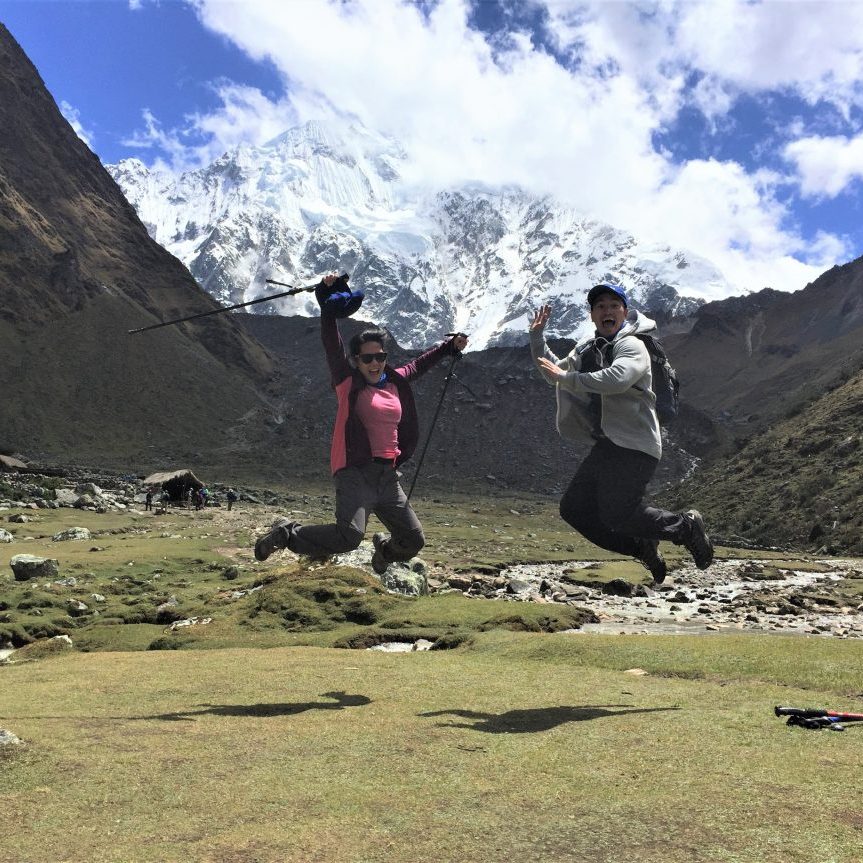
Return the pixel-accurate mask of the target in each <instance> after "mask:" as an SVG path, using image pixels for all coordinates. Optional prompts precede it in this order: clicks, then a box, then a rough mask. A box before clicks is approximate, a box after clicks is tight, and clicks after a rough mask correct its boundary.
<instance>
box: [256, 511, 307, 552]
mask: <svg viewBox="0 0 863 863" xmlns="http://www.w3.org/2000/svg"><path fill="white" fill-rule="evenodd" d="M298 523H299V522H296V521H290V520H289V519H287V518H277V519H276V520H275V521H274V522H273V526H272V527H271V528H270V530H269V533H265V534H264V535H263V536H259V537H258V539H257V542H255V560H261V561H264V560H266V559H267V558H268V557H269V556H270V555H271V554H272V553H273V552H274V551H278V550H279V549H280V548H287V547H288V539H289V538H290V535H291V528H292V527H294V525H296V524H298Z"/></svg>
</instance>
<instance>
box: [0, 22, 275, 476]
mask: <svg viewBox="0 0 863 863" xmlns="http://www.w3.org/2000/svg"><path fill="white" fill-rule="evenodd" d="M0 300H2V301H0V328H2V333H0V375H2V379H0V388H2V395H3V398H2V404H0V444H2V445H4V446H7V447H11V448H15V449H19V450H21V451H28V452H36V453H40V454H42V455H44V456H45V457H48V458H57V459H63V458H66V459H68V458H84V457H86V458H104V459H105V460H106V461H115V460H117V459H124V460H128V459H133V458H134V459H138V458H142V457H144V456H145V455H147V454H148V453H149V454H150V455H151V456H154V457H155V458H156V459H157V460H158V461H161V459H162V457H163V456H164V455H166V454H170V453H172V452H174V451H185V452H194V451H197V450H200V449H207V448H213V447H218V446H224V445H226V444H227V443H229V442H230V437H229V436H228V435H227V428H228V427H230V426H231V424H232V423H234V422H236V421H237V420H238V419H239V418H241V417H242V416H243V415H244V414H246V413H247V412H248V411H250V410H252V409H254V408H255V407H256V406H257V405H259V404H260V403H261V396H260V395H259V393H260V392H261V391H263V390H264V389H265V387H266V384H267V382H268V379H269V377H270V375H271V374H272V372H273V368H274V366H273V361H272V358H271V357H270V356H269V354H268V353H267V351H266V350H264V349H263V348H262V347H261V346H260V345H259V344H258V343H257V342H255V341H254V339H252V338H250V337H249V336H248V335H247V334H246V333H245V331H243V330H242V329H240V328H239V327H238V326H237V325H236V323H235V322H234V321H233V320H232V319H231V318H230V317H229V316H218V317H215V318H209V319H206V320H205V321H203V322H200V323H197V324H194V325H191V324H188V325H183V326H182V327H169V328H166V329H164V330H159V331H157V332H156V333H149V334H144V335H139V336H129V335H127V333H126V331H127V330H128V329H130V328H133V327H136V326H141V325H144V324H148V323H153V322H155V321H157V320H164V319H166V318H170V317H180V316H184V315H189V314H193V313H196V312H201V311H206V310H209V309H213V308H215V307H216V306H215V303H214V302H213V300H212V299H211V298H210V297H209V296H208V295H207V294H206V293H204V291H202V290H201V289H200V288H199V287H198V286H197V285H196V283H195V282H194V280H193V279H192V277H191V276H190V275H189V273H188V271H187V270H186V269H185V268H184V267H183V266H182V264H180V262H179V261H177V260H176V258H174V257H173V256H172V255H170V254H169V253H168V252H166V251H165V250H164V249H162V247H161V246H159V245H158V244H156V243H155V242H154V241H153V240H151V239H150V237H149V236H148V234H147V232H146V230H145V229H144V226H143V225H142V224H141V222H140V221H139V219H138V218H137V216H136V214H135V211H134V210H133V209H132V207H131V206H130V205H129V204H128V203H127V202H126V200H125V198H124V197H123V195H122V193H121V192H120V190H119V188H118V187H117V186H116V184H115V183H114V181H113V180H112V179H111V177H110V176H109V175H108V173H107V172H106V171H105V170H104V169H103V167H102V165H101V164H100V162H99V160H98V159H97V157H96V156H95V155H94V154H93V153H92V152H91V151H90V150H89V149H88V148H87V147H86V145H85V144H84V143H83V142H82V141H81V140H80V139H79V138H78V137H77V136H76V135H75V133H74V131H73V130H72V128H71V127H70V126H69V124H68V123H67V122H66V121H65V120H64V119H63V117H62V116H61V114H60V112H59V110H58V108H57V106H56V104H55V103H54V100H53V99H52V98H51V96H50V94H49V93H48V91H47V90H46V89H45V86H44V84H43V83H42V81H41V79H40V77H39V75H38V73H37V71H36V69H35V68H34V67H33V65H32V64H31V63H30V61H29V60H28V59H27V57H26V56H25V55H24V53H23V52H22V50H21V49H20V47H19V46H18V44H17V43H16V42H15V41H14V39H13V38H12V36H11V35H10V34H9V31H8V30H7V29H6V28H5V27H3V26H2V25H0ZM154 441H155V442H156V445H155V447H154V445H153V444H154Z"/></svg>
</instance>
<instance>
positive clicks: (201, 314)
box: [128, 279, 317, 335]
mask: <svg viewBox="0 0 863 863" xmlns="http://www.w3.org/2000/svg"><path fill="white" fill-rule="evenodd" d="M265 281H266V282H267V284H270V285H282V286H283V287H285V288H291V290H289V291H282V293H280V294H271V295H270V296H268V297H258V299H256V300H249V301H248V302H247V303H235V304H234V305H233V306H224V307H222V308H218V309H213V310H212V311H209V312H199V313H198V314H196V315H187V316H186V317H185V318H176V319H175V320H173V321H162V322H161V323H159V324H150V326H148V327H139V328H138V329H137V330H129V332H128V334H129V335H132V334H133V333H146V332H147V330H158V329H159V327H168V326H170V325H171V324H182V323H183V322H184V321H193V320H195V319H196V318H206V317H207V316H209V315H220V314H222V312H230V311H233V310H234V309H242V308H244V307H245V306H253V305H255V303H266V302H267V301H268V300H278V299H279V298H280V297H290V296H293V295H294V294H301V293H303V291H313V290H314V289H315V288H316V287H317V285H312V286H311V287H310V288H294V287H291V285H286V284H285V283H284V282H277V281H276V280H275V279H266V280H265Z"/></svg>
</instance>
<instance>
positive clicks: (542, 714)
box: [418, 704, 680, 734]
mask: <svg viewBox="0 0 863 863" xmlns="http://www.w3.org/2000/svg"><path fill="white" fill-rule="evenodd" d="M609 707H611V708H614V709H613V710H608V709H607V708H609ZM664 710H680V708H679V707H628V706H627V705H625V704H598V705H589V706H588V705H586V706H583V707H565V706H561V707H536V708H532V709H529V710H507V711H506V712H505V713H482V712H481V711H478V710H432V711H429V712H428V713H420V714H418V715H419V716H459V717H461V718H462V719H469V720H471V721H470V722H438V723H437V724H438V725H439V726H441V727H444V728H469V729H471V730H472V731H484V732H486V733H487V734H527V733H535V732H537V731H549V730H551V729H552V728H556V727H557V726H558V725H564V724H565V723H567V722H584V721H586V720H588V719H605V718H607V717H610V716H625V715H627V714H630V713H658V712H660V711H664Z"/></svg>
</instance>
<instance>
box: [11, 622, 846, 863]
mask: <svg viewBox="0 0 863 863" xmlns="http://www.w3.org/2000/svg"><path fill="white" fill-rule="evenodd" d="M795 645H799V648H798V647H795ZM765 648H766V650H765ZM786 651H791V656H790V657H789V656H786V655H785V654H786ZM850 658H851V653H850V651H849V644H848V643H847V642H840V641H828V640H824V639H819V640H803V639H796V640H795V639H784V638H774V639H770V638H752V637H749V638H748V637H744V636H737V637H734V638H695V637H675V638H634V637H611V636H583V635H575V636H573V635H559V634H558V635H548V634H524V633H506V632H500V631H498V632H495V633H487V634H480V635H478V636H477V637H476V641H475V643H474V645H473V646H471V647H469V648H462V649H459V650H455V651H442V652H432V653H426V654H407V655H387V654H377V653H369V652H365V651H344V650H342V651H333V650H323V649H318V648H309V647H306V648H279V649H274V650H220V651H204V652H198V653H196V654H194V659H193V660H192V659H191V656H190V655H189V654H188V653H185V652H183V651H181V652H173V651H171V652H159V653H153V652H149V653H124V654H67V655H65V656H62V657H59V658H56V659H54V660H52V661H50V662H41V663H26V664H21V665H16V666H7V667H4V668H0V683H2V686H0V725H2V727H6V728H9V729H10V730H13V731H14V732H15V733H16V734H17V735H18V736H19V737H21V738H22V739H23V740H25V746H23V747H16V748H15V750H14V751H13V752H11V753H8V752H7V753H6V754H5V755H4V756H0V757H2V759H3V760H2V762H0V770H2V773H3V791H2V800H3V809H4V820H5V823H6V824H7V826H8V827H9V830H10V833H9V835H11V836H12V837H13V841H12V844H11V845H10V844H9V842H8V839H7V840H6V841H4V843H2V846H0V861H2V863H13V861H14V863H28V861H33V863H36V861H38V863H52V861H60V860H64V861H71V863H100V861H105V863H117V861H124V863H139V862H140V863H143V861H160V863H161V861H179V860H196V861H220V863H225V861H237V863H239V861H243V863H250V861H267V863H270V861H272V863H275V861H279V863H292V861H297V863H299V861H302V863H306V861H312V860H321V861H333V863H347V861H351V863H354V861H356V863H360V861H362V863H376V861H380V863H384V861H386V863H402V861H404V863H415V861H417V860H436V861H441V863H445V861H453V863H455V861H458V863H462V861H468V860H470V861H474V860H475V861H535V860H544V861H581V860H591V861H619V860H631V861H665V863H669V861H670V863H676V861H686V863H692V861H705V863H708V861H709V863H716V861H752V863H763V861H768V860H782V861H789V863H794V861H801V863H802V861H810V860H812V859H819V860H823V861H834V863H838V861H842V863H851V861H858V860H859V859H860V856H859V849H860V831H861V828H863V823H861V819H860V812H861V804H863V793H861V791H860V784H859V781H858V778H859V775H860V770H861V768H863V748H861V747H860V746H859V737H860V731H863V728H861V729H857V728H853V727H852V728H850V729H849V730H848V731H847V732H845V733H844V734H838V733H829V732H817V733H816V732H807V731H803V730H799V729H792V728H788V727H786V726H785V725H784V723H783V722H782V721H781V720H779V719H776V718H775V717H774V716H773V715H772V706H773V705H774V704H777V703H803V704H826V705H829V706H832V707H840V708H841V707H843V706H845V707H850V708H853V707H855V705H856V706H857V707H858V708H859V700H858V701H856V702H855V701H854V700H852V699H850V698H849V697H848V696H849V695H850V693H851V690H853V688H854V687H853V686H852V687H850V689H849V683H850V682H851V681H850V680H849V675H842V674H840V673H837V669H839V668H841V667H842V666H843V665H847V664H848V662H849V659H850ZM630 661H632V662H636V663H637V664H638V665H639V666H640V667H642V668H646V669H656V670H657V671H661V672H662V674H661V675H660V674H651V675H648V676H644V677H634V676H632V675H629V674H625V673H623V671H624V670H625V669H623V666H627V667H628V663H629V662H630ZM610 666H615V667H616V668H612V667H610ZM792 667H795V668H796V669H797V675H798V676H799V678H800V679H801V680H802V681H805V682H806V684H807V686H808V687H809V688H807V689H805V690H801V689H799V688H796V687H795V686H794V685H793V679H792V678H793V677H794V675H793V673H792V670H791V669H792ZM696 672H698V673H696ZM858 683H859V679H858ZM327 693H342V694H341V695H339V696H337V697H333V696H331V695H327ZM339 705H341V706H339ZM25 828H26V829H25Z"/></svg>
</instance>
